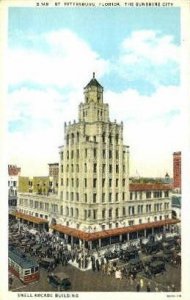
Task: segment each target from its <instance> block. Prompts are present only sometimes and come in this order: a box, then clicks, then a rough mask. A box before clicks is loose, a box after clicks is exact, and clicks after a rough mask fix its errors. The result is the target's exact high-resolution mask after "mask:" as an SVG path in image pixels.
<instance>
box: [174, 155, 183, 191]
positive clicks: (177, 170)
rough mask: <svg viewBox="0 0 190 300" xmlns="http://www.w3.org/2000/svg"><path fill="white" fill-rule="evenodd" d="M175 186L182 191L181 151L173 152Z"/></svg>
mask: <svg viewBox="0 0 190 300" xmlns="http://www.w3.org/2000/svg"><path fill="white" fill-rule="evenodd" d="M173 188H174V189H175V190H178V191H179V192H180V191H181V152H180V151H179V152H174V153H173Z"/></svg>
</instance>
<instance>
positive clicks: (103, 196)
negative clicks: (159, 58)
mask: <svg viewBox="0 0 190 300" xmlns="http://www.w3.org/2000/svg"><path fill="white" fill-rule="evenodd" d="M102 202H105V193H103V194H102Z"/></svg>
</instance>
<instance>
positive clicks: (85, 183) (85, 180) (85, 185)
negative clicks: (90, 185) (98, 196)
mask: <svg viewBox="0 0 190 300" xmlns="http://www.w3.org/2000/svg"><path fill="white" fill-rule="evenodd" d="M84 187H85V188H86V187H87V178H84Z"/></svg>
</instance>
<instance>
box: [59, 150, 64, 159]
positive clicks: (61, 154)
mask: <svg viewBox="0 0 190 300" xmlns="http://www.w3.org/2000/svg"><path fill="white" fill-rule="evenodd" d="M60 156H61V160H63V151H61V153H60Z"/></svg>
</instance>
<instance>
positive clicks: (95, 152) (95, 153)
mask: <svg viewBox="0 0 190 300" xmlns="http://www.w3.org/2000/svg"><path fill="white" fill-rule="evenodd" d="M96 155H97V151H96V148H95V149H94V158H96Z"/></svg>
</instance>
